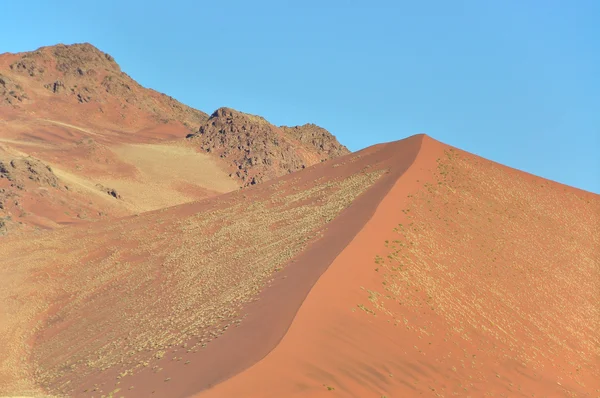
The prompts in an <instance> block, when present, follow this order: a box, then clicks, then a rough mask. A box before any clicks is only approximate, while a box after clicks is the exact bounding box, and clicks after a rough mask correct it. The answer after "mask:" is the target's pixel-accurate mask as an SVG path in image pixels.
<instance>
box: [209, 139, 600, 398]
mask: <svg viewBox="0 0 600 398" xmlns="http://www.w3.org/2000/svg"><path fill="white" fill-rule="evenodd" d="M599 217H600V198H599V197H598V195H594V194H590V193H587V192H583V191H579V190H576V189H572V188H569V187H566V186H563V185H560V184H557V183H554V182H550V181H547V180H544V179H541V178H538V177H535V176H532V175H529V174H526V173H523V172H519V171H517V170H514V169H510V168H507V167H503V166H501V165H498V164H496V163H493V162H490V161H487V160H485V159H482V158H479V157H476V156H473V155H471V154H468V153H465V152H462V151H460V150H457V149H453V148H450V147H448V146H445V145H443V144H440V143H438V142H435V141H434V140H432V139H430V138H425V140H424V143H423V145H422V148H421V150H420V152H419V155H418V156H417V159H416V161H415V163H414V164H413V165H412V166H411V167H410V169H409V170H408V171H407V172H406V173H405V174H404V175H402V176H401V177H400V178H399V179H398V180H397V182H396V183H395V185H394V186H393V188H392V189H391V191H390V192H389V194H388V195H387V196H386V197H385V199H383V201H382V202H381V203H380V205H379V206H378V207H377V211H376V212H375V214H374V215H373V217H372V218H371V219H370V220H369V221H368V222H367V223H366V224H365V225H364V228H362V229H361V231H360V232H359V233H358V234H357V235H356V237H355V238H354V239H353V240H352V242H351V243H350V244H349V245H348V246H347V247H346V248H345V249H344V250H343V251H342V252H341V253H340V254H339V256H337V258H336V259H335V261H333V263H332V264H331V266H330V267H329V268H328V270H327V271H326V272H325V273H324V274H323V276H322V277H321V278H320V279H319V281H318V282H317V283H316V285H315V286H314V288H313V289H312V290H311V292H310V294H309V295H308V297H307V299H306V300H305V301H304V303H303V304H302V306H301V308H300V310H299V311H298V313H297V315H296V317H295V318H294V321H293V323H292V325H291V327H290V329H289V330H288V332H287V333H286V335H285V337H284V338H283V340H282V341H281V343H280V344H279V345H278V346H277V347H276V348H275V349H274V350H273V351H272V352H271V353H270V354H269V355H267V356H266V357H265V358H264V359H262V360H261V361H259V362H258V363H257V364H255V365H254V366H252V367H251V368H249V369H248V370H247V371H245V372H242V373H241V374H239V375H237V376H235V377H233V378H231V379H229V380H228V381H226V382H224V383H222V384H219V385H217V386H216V387H214V388H212V389H210V390H208V391H205V392H204V393H201V394H199V395H198V397H241V396H244V397H295V396H298V397H299V396H310V397H320V396H323V397H335V396H338V397H408V396H420V395H425V396H484V395H492V396H597V395H598V393H599V392H600V390H599V389H600V362H599V348H598V347H600V345H599V336H600V333H598V331H599V330H600V329H599V320H600V318H599V312H600V308H599V305H600V300H599V297H600V296H599V294H600V274H599V272H600V250H598V248H599V247H600V220H599Z"/></svg>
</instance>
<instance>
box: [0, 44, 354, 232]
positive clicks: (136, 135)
mask: <svg viewBox="0 0 600 398" xmlns="http://www.w3.org/2000/svg"><path fill="white" fill-rule="evenodd" d="M217 113H219V112H217ZM207 121H208V115H207V114H205V113H204V112H201V111H198V110H195V109H192V108H190V107H188V106H186V105H183V104H181V103H179V102H177V101H176V100H174V99H173V98H171V97H168V96H166V95H164V94H161V93H158V92H156V91H154V90H151V89H147V88H144V87H142V86H141V85H139V84H138V83H137V82H135V81H134V80H133V79H131V78H130V77H129V76H128V75H127V74H125V73H124V72H122V71H121V68H120V67H119V65H118V64H117V63H116V61H115V60H114V59H113V58H112V57H111V56H110V55H108V54H105V53H103V52H102V51H100V50H98V49H97V48H95V47H94V46H92V45H90V44H74V45H57V46H52V47H42V48H40V49H38V50H36V51H33V52H28V53H20V54H9V53H6V54H1V55H0V162H3V164H5V165H11V164H12V162H13V161H17V162H18V161H19V159H30V160H31V161H32V162H35V163H39V164H40V165H42V164H43V165H44V166H43V167H45V166H48V167H49V168H51V169H52V173H53V174H52V175H53V177H52V178H54V179H56V184H55V186H53V185H50V186H48V185H47V184H46V185H44V184H43V183H41V182H40V181H38V179H37V178H35V177H34V178H31V179H29V178H28V177H27V178H26V180H27V184H23V183H18V184H17V183H15V182H14V181H8V180H7V179H4V181H2V179H0V189H2V190H3V191H0V201H2V202H3V203H7V204H6V206H4V208H0V220H2V221H1V222H2V223H3V225H4V227H3V228H2V229H1V230H0V231H3V232H4V233H19V232H23V231H27V230H31V229H39V228H42V229H44V228H57V227H61V226H64V225H67V224H75V223H85V222H91V221H97V220H101V219H105V218H109V217H121V216H125V215H131V214H137V213H140V212H144V211H149V210H156V209H160V208H164V207H168V206H173V205H177V204H181V203H186V202H191V201H195V200H200V199H203V198H206V197H211V196H215V195H218V194H221V193H224V192H229V191H232V190H235V189H237V188H239V187H240V186H241V185H246V184H247V183H249V182H251V179H250V180H249V179H248V176H249V175H251V176H252V177H253V178H254V177H256V178H257V179H262V178H265V177H266V178H271V177H274V176H278V175H281V174H282V173H283V172H284V170H283V168H282V167H284V168H285V170H286V171H285V172H287V170H296V169H298V168H299V167H300V166H301V165H311V164H313V163H315V162H318V161H319V160H321V159H324V158H330V157H333V156H337V155H340V154H343V153H345V151H341V150H337V151H336V150H334V147H335V148H342V147H341V146H340V145H339V144H337V141H335V138H333V137H332V136H330V135H329V133H327V135H328V137H326V138H324V137H325V135H322V136H321V138H320V139H321V141H323V142H325V141H327V142H332V143H333V142H335V145H334V146H332V147H328V149H324V148H325V146H315V145H313V144H309V145H304V143H302V142H299V141H297V140H296V139H294V138H289V139H288V138H283V139H281V141H282V147H281V148H278V147H276V146H272V145H271V146H269V145H268V142H270V141H269V140H268V139H266V138H265V137H266V136H269V134H267V135H266V136H263V135H262V134H263V131H262V130H261V131H259V130H253V132H252V134H256V137H253V136H249V137H246V138H245V140H246V142H250V144H248V147H247V149H249V150H250V149H251V150H252V155H249V157H244V156H242V155H240V153H239V152H240V150H238V149H237V147H238V146H240V147H241V146H242V143H241V142H240V143H239V144H236V148H229V149H228V150H229V151H230V155H229V156H228V157H224V158H220V157H219V156H218V154H217V152H219V151H218V150H216V149H215V151H214V152H207V151H206V150H204V149H201V148H200V146H198V145H196V143H195V142H194V143H193V142H190V141H188V140H186V139H185V137H186V136H187V135H189V134H191V133H192V132H197V131H198V129H199V128H200V127H201V126H205V125H206V122H207ZM213 121H214V118H213V120H212V121H211V123H212V122H213ZM228 140H230V141H231V143H232V145H233V143H235V140H234V138H233V137H228ZM265 140H266V141H265ZM194 141H195V140H194ZM263 141H264V142H266V144H265V145H264V147H265V148H267V149H268V151H264V150H259V148H263V146H261V145H262V144H261V145H259V143H262V142H263ZM315 142H318V141H315ZM226 148H228V147H223V148H222V149H226ZM344 149H345V148H344ZM236 151H237V152H236ZM244 153H245V152H244ZM219 154H220V153H219ZM260 154H262V155H261V156H262V157H261V159H267V160H268V161H269V162H271V163H270V164H263V163H260V164H259V163H257V162H255V161H254V160H255V159H256V156H257V155H260ZM253 159H254V160H253ZM234 161H237V162H238V163H239V165H241V166H242V167H241V168H237V167H238V166H237V165H236V163H234ZM282 164H283V165H284V166H282ZM254 168H256V169H257V170H256V171H254V170H253V169H254ZM7 170H8V171H11V168H10V167H9V168H8V169H7ZM237 172H240V174H239V176H238V174H237ZM254 181H255V182H256V179H255V180H254Z"/></svg>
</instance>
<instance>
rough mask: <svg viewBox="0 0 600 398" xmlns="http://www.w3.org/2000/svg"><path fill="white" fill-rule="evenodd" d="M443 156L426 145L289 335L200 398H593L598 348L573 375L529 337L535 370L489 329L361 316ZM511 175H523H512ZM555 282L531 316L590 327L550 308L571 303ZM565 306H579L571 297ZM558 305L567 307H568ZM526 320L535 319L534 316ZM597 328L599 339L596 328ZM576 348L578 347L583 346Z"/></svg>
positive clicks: (560, 354) (435, 318) (536, 300)
mask: <svg viewBox="0 0 600 398" xmlns="http://www.w3.org/2000/svg"><path fill="white" fill-rule="evenodd" d="M444 149H447V147H446V146H444V145H442V144H439V143H437V142H435V141H433V140H431V139H429V138H425V142H424V145H423V148H422V149H421V151H420V153H419V156H418V157H417V159H416V161H415V163H414V164H413V165H412V166H411V167H410V169H409V170H408V171H407V172H406V173H405V174H404V175H402V176H401V177H400V179H399V180H398V181H397V182H396V184H395V185H394V186H393V188H392V189H391V191H390V193H389V194H388V195H387V196H386V197H385V198H384V199H383V201H382V202H381V203H380V204H379V206H378V207H377V211H376V212H375V214H374V216H373V217H372V218H371V219H370V220H369V221H368V222H367V223H366V224H365V226H364V227H363V228H362V229H361V231H360V232H359V233H358V235H357V236H356V237H355V238H354V239H353V240H352V242H351V243H350V244H349V245H348V246H347V247H346V248H345V249H344V250H343V251H342V252H341V253H340V255H339V256H337V258H336V259H335V261H334V262H333V263H332V264H331V266H330V267H329V268H328V269H327V271H326V272H325V273H324V274H323V276H322V277H321V278H320V279H319V281H318V282H317V283H316V285H315V286H314V287H313V288H312V290H311V291H310V293H309V295H308V297H307V298H306V300H305V301H304V302H303V304H302V306H301V308H300V310H299V311H298V312H297V314H296V316H295V318H294V321H293V323H292V325H291V327H290V328H289V330H288V331H287V333H286V335H285V337H284V338H283V340H282V341H281V343H280V344H279V345H278V346H277V347H276V348H275V349H274V350H273V351H272V352H271V353H269V355H268V356H266V357H265V358H264V359H262V360H261V361H259V362H258V363H257V364H256V365H254V366H252V367H251V368H250V369H248V370H246V371H245V372H242V373H240V374H239V375H237V376H235V377H233V378H231V379H229V380H227V381H226V382H224V383H221V384H219V385H217V386H216V387H214V388H212V389H210V390H208V391H205V392H204V393H201V394H198V395H196V396H197V397H241V396H243V397H291V396H311V397H313V396H314V397H317V396H324V397H329V396H340V397H342V396H343V397H350V396H352V397H384V396H385V397H403V396H418V395H429V396H448V395H456V396H483V395H486V394H491V395H492V396H525V395H527V396H569V395H571V396H589V395H597V393H598V392H599V391H600V390H599V388H600V372H599V367H598V365H599V361H598V351H597V347H598V346H597V345H596V346H595V352H587V353H585V355H583V356H586V357H587V356H589V357H590V358H591V362H588V363H585V362H582V363H581V364H582V366H581V367H580V368H579V369H575V367H574V366H573V363H569V361H567V360H566V359H565V358H566V357H567V356H570V355H569V354H568V353H567V349H566V348H564V347H561V346H560V345H559V344H555V343H553V342H552V339H553V338H554V337H553V336H552V335H549V334H548V333H547V332H546V333H545V332H544V331H541V330H531V331H530V332H531V333H532V334H533V335H534V338H533V340H534V341H536V343H537V344H538V345H539V346H540V347H543V350H542V351H540V352H538V353H539V354H541V355H542V356H546V357H547V360H545V361H541V362H542V364H541V365H536V363H537V362H536V361H533V360H532V361H525V360H523V359H519V360H518V359H517V358H518V355H517V353H516V352H514V351H513V349H512V347H510V350H508V349H507V348H508V346H507V345H506V344H503V343H502V342H501V341H500V340H498V339H494V338H493V336H491V334H490V333H486V332H485V330H481V329H480V330H468V332H469V333H471V336H472V338H470V339H469V340H466V339H463V338H462V337H461V333H459V332H457V330H458V328H457V327H460V326H465V325H457V324H456V323H455V322H453V320H452V316H451V315H452V314H441V315H440V314H438V313H437V312H434V311H427V310H428V309H426V310H425V311H421V310H419V311H412V310H411V309H410V308H406V307H405V308H404V309H400V308H394V309H393V310H395V311H398V310H399V311H400V313H402V314H403V315H404V316H405V317H406V319H407V324H413V322H414V323H416V324H426V323H427V324H428V327H427V330H424V329H421V330H413V329H410V330H409V328H408V327H405V325H404V323H402V324H400V325H398V326H394V323H392V322H390V317H387V316H386V315H385V314H383V313H381V312H379V311H378V310H377V309H375V310H374V311H375V312H376V313H377V315H376V316H373V315H371V314H369V313H367V312H365V311H362V310H360V309H357V304H358V303H365V304H369V303H368V301H366V300H365V296H366V293H365V290H363V289H362V287H364V288H365V289H366V290H369V289H373V288H374V287H375V286H378V285H379V286H380V285H381V276H380V274H379V273H377V272H373V268H374V267H375V265H374V264H373V259H374V257H375V256H376V255H378V254H380V253H382V252H383V251H384V241H385V240H387V239H390V235H391V234H390V232H391V231H392V230H393V228H394V227H396V226H397V225H398V224H399V223H401V222H403V221H404V220H405V219H406V216H405V213H403V212H402V209H403V208H404V205H405V204H406V203H407V201H408V198H407V195H409V194H411V193H413V192H415V191H416V190H417V189H418V188H419V187H420V186H421V185H422V184H423V182H424V181H430V180H431V179H432V177H431V174H432V172H431V169H432V166H435V164H436V163H435V162H436V159H437V158H440V157H442V156H443V151H444ZM507 170H508V169H507ZM507 172H508V173H511V174H517V173H519V172H517V171H515V170H508V171H507ZM538 180H541V179H538ZM559 187H560V188H563V187H562V186H559V185H558V184H555V187H553V188H554V189H557V188H559ZM569 190H570V191H575V190H571V189H569ZM578 193H579V194H581V195H582V196H583V197H588V198H592V200H594V201H595V203H596V208H598V207H597V204H598V200H599V198H598V197H597V196H594V195H588V194H586V193H582V192H578ZM596 214H598V213H596ZM597 232H598V231H596V233H597ZM596 239H597V235H596ZM442 247H443V246H442ZM548 249H549V248H548ZM313 250H319V249H316V248H315V249H313ZM321 250H322V249H321ZM440 250H441V248H440ZM315 254H316V253H315ZM315 254H313V255H315ZM509 255H510V253H509ZM532 255H538V254H537V253H532ZM597 267H598V263H596V265H595V268H594V267H593V268H592V270H593V272H592V273H591V274H587V275H583V276H584V277H585V276H587V277H588V278H591V281H592V284H593V285H592V286H596V287H598V286H599V279H598V268H597ZM460 272H461V270H460V269H459V268H458V267H457V269H456V271H451V268H450V273H449V274H447V275H446V276H445V277H446V278H448V280H449V282H450V283H452V281H453V280H455V281H457V278H461V277H462V276H461V275H460ZM562 272H563V273H564V278H565V280H568V279H569V278H570V277H574V276H581V275H577V274H579V273H584V272H587V270H579V269H574V268H569V267H565V268H564V269H563V271H562ZM552 282H553V281H552V280H551V279H549V278H548V277H545V276H540V277H539V283H542V284H543V283H547V284H548V287H549V288H550V289H552V290H550V291H546V292H545V293H544V294H540V296H538V297H528V298H527V299H526V300H525V301H530V302H531V304H534V305H537V307H536V308H537V311H539V312H544V313H545V314H546V315H547V316H548V318H549V319H552V320H554V321H557V322H561V321H562V322H564V323H565V324H566V323H567V321H573V322H577V323H578V324H579V325H580V326H582V325H585V324H586V322H587V320H585V319H576V318H573V315H574V314H573V313H571V312H570V311H568V310H565V309H564V308H562V307H553V306H551V305H549V304H547V303H548V301H547V296H548V295H550V296H556V295H563V297H565V298H566V297H568V296H564V294H565V293H564V292H563V291H561V290H560V288H561V286H560V283H556V281H554V284H553V285H551V283H552ZM502 283H504V281H502ZM563 283H564V282H563ZM509 284H512V286H510V285H509V286H508V287H509V288H512V292H513V294H515V295H517V294H518V293H519V289H522V288H523V287H524V286H523V283H521V281H519V280H512V281H509ZM597 292H598V290H596V295H595V297H596V300H597V297H598V296H597ZM578 293H579V294H581V295H583V296H586V297H587V298H590V297H591V298H592V299H593V297H594V292H593V291H587V292H576V291H575V292H571V294H575V295H577V294H578ZM415 295H416V294H415ZM489 295H490V292H489V291H481V290H480V291H477V292H475V297H479V299H480V300H481V302H482V303H488V302H493V298H490V297H489ZM590 295H591V296H590ZM490 300H492V301H490ZM571 302H573V303H575V302H576V300H573V301H571ZM563 303H564V304H565V305H567V306H568V305H569V301H565V302H563ZM523 304H524V305H526V304H529V303H523ZM396 305H397V304H396ZM497 305H498V306H500V307H501V306H502V303H501V302H498V304H497ZM587 305H588V306H589V305H590V303H589V302H588V303H587ZM591 305H592V308H596V314H597V311H598V306H597V305H598V302H597V301H596V302H595V303H594V302H592V303H591ZM367 307H368V305H367ZM491 310H492V309H491V308H488V307H480V308H479V311H480V312H479V316H480V318H481V319H480V320H479V322H485V318H486V316H487V315H489V313H490V312H491ZM533 311H535V310H533ZM515 316H516V314H515ZM530 316H533V317H536V314H530ZM510 322H511V320H510V319H509V320H508V323H510ZM524 323H525V321H522V322H519V321H517V320H516V319H515V322H514V324H515V325H516V326H521V325H523V324H524ZM595 325H596V326H597V322H596V323H595ZM491 328H493V326H492V327H491ZM467 329H469V328H468V327H467ZM592 330H594V329H592ZM595 330H596V332H597V330H598V329H595ZM565 331H566V330H565V327H564V324H563V325H556V329H555V332H556V333H565ZM521 332H523V331H517V330H516V331H515V333H514V334H512V333H509V335H512V338H514V339H516V344H514V346H516V347H518V348H519V349H521V350H523V351H530V348H531V347H527V346H525V345H524V344H525V342H526V339H524V338H522V336H521V335H520V333H521ZM574 332H575V331H571V333H574ZM569 337H570V336H568V335H561V336H560V337H559V339H560V340H561V341H562V340H563V339H568V338H569ZM585 338H586V339H591V340H592V341H593V340H596V341H597V336H592V335H589V334H587V335H586V336H585ZM257 339H258V337H257ZM544 344H547V345H544ZM573 344H575V345H576V344H577V343H573ZM490 345H491V347H490ZM511 346H512V344H511ZM577 348H578V349H582V347H581V346H580V347H577Z"/></svg>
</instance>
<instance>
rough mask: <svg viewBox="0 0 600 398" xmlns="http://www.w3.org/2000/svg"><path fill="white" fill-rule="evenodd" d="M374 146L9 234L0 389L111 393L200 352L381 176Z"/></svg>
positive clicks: (3, 262) (4, 255)
mask: <svg viewBox="0 0 600 398" xmlns="http://www.w3.org/2000/svg"><path fill="white" fill-rule="evenodd" d="M380 149H381V148H380ZM377 152H378V149H371V150H368V151H366V152H364V153H362V154H358V155H354V156H353V155H349V156H347V157H345V158H342V160H340V162H338V163H336V164H322V165H318V166H316V167H314V168H310V169H307V170H305V171H304V172H303V173H301V174H299V175H297V176H296V175H290V176H288V177H286V178H284V179H281V180H277V181H275V182H273V183H266V184H263V185H261V186H258V187H256V188H253V189H249V190H243V191H237V192H234V193H230V194H227V195H222V196H220V197H218V198H214V199H208V200H205V201H202V202H198V203H193V204H186V205H182V206H179V207H174V208H169V209H163V210H159V211H154V212H150V213H145V214H142V215H140V216H138V217H130V218H126V219H122V220H117V221H106V222H98V223H94V224H88V225H82V226H78V227H72V228H65V229H61V230H57V231H53V232H46V233H32V234H30V235H27V236H24V237H15V238H11V237H8V238H6V239H5V240H4V241H3V242H2V244H1V245H0V271H1V272H2V275H3V276H4V280H3V283H2V285H1V286H0V300H1V301H2V303H3V306H4V310H5V311H3V312H2V314H1V317H0V334H2V335H3V336H8V338H6V339H4V340H3V341H2V342H0V356H1V357H2V358H4V359H3V360H2V362H1V363H0V386H2V388H1V389H0V392H1V393H13V392H19V391H35V389H36V388H40V387H42V388H43V390H45V391H47V392H50V393H53V394H58V393H66V394H68V395H72V394H85V396H88V395H90V394H91V395H95V394H98V392H99V391H100V390H101V391H102V392H103V393H109V392H110V391H113V390H114V388H117V387H116V386H115V383H116V382H119V380H122V381H123V383H127V378H128V377H131V375H133V374H136V372H139V371H140V370H142V369H152V370H154V371H158V366H157V365H156V364H157V363H158V362H159V361H161V360H162V359H163V358H164V360H169V361H170V360H173V355H174V356H175V357H177V358H178V359H182V358H185V357H186V355H187V354H189V355H193V354H195V353H196V352H197V351H198V350H200V349H201V348H202V347H203V346H205V345H206V344H209V343H210V341H211V340H213V339H215V338H216V337H218V336H220V335H221V334H223V333H224V332H225V331H226V330H227V329H228V328H231V327H234V326H236V325H238V324H239V323H240V322H241V323H243V319H242V318H243V316H244V314H243V313H241V312H240V308H242V306H243V305H244V304H245V303H248V302H250V301H251V300H252V299H253V298H254V297H256V296H257V294H258V293H259V292H260V291H261V289H262V288H263V287H264V286H265V283H267V282H268V280H269V278H270V276H271V275H272V274H273V273H274V272H275V273H277V272H278V271H279V270H281V269H282V268H283V267H284V266H285V265H286V263H288V262H289V260H290V259H292V258H293V257H294V256H296V255H297V254H298V253H300V252H301V251H302V250H303V249H304V248H305V247H306V246H307V245H308V244H310V243H311V242H313V241H315V240H316V239H319V237H321V236H322V235H323V234H324V233H326V225H327V224H328V223H330V222H331V221H332V220H333V219H335V218H336V217H337V215H338V214H339V213H340V212H341V211H342V210H343V209H345V208H347V207H348V206H349V205H350V204H351V203H352V202H353V201H354V200H355V198H356V197H357V196H358V195H360V194H361V193H363V192H364V191H366V190H368V189H369V187H370V186H371V185H372V184H373V183H375V182H376V181H378V180H379V179H380V178H381V177H382V175H384V173H385V172H386V170H387V169H388V167H389V160H390V159H387V161H388V163H385V162H379V163H378V159H377V156H376V155H377ZM177 349H179V351H178V352H177V354H174V353H173V352H174V350H177ZM22 358H30V359H29V360H28V361H27V362H25V363H23V362H22ZM175 360H177V359H175ZM182 361H183V359H182ZM183 362H184V361H183ZM183 365H184V363H182V366H183ZM107 375H109V376H107ZM155 377H156V380H158V381H160V382H161V383H162V382H163V380H162V378H161V377H162V374H160V373H159V374H156V375H155ZM107 378H109V379H110V381H107ZM159 378H160V379H159ZM95 385H98V386H100V387H99V388H98V389H97V390H95ZM84 390H85V392H84ZM86 393H87V394H86Z"/></svg>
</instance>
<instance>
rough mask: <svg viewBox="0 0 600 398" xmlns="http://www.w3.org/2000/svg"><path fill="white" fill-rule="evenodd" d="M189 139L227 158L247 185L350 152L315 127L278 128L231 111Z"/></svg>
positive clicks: (233, 172) (221, 111)
mask: <svg viewBox="0 0 600 398" xmlns="http://www.w3.org/2000/svg"><path fill="white" fill-rule="evenodd" d="M188 139H189V140H191V141H192V142H194V143H195V144H197V145H198V146H199V147H200V148H201V149H202V150H204V151H206V152H208V153H212V154H215V155H218V156H219V157H220V158H222V159H225V160H226V161H227V162H228V164H229V167H230V169H231V175H232V176H235V177H237V178H239V179H240V180H241V181H242V183H243V185H245V186H247V185H254V184H257V183H259V182H262V181H264V180H268V179H271V178H274V177H278V176H281V175H284V174H287V173H291V172H294V171H297V170H301V169H303V168H306V167H308V166H312V165H314V164H316V163H319V162H322V161H324V160H327V159H333V158H335V157H338V156H342V155H346V154H348V153H350V151H349V150H348V149H347V148H346V147H345V146H343V145H341V144H340V143H339V142H338V141H337V139H336V138H335V137H334V136H333V135H332V134H331V133H329V132H328V131H327V130H325V129H323V128H321V127H318V126H315V125H314V124H306V125H304V126H296V127H285V126H283V127H276V126H274V125H272V124H271V123H269V122H268V121H266V120H265V119H264V118H262V117H260V116H255V115H250V114H247V113H242V112H239V111H236V110H234V109H230V108H220V109H218V110H217V111H215V112H214V113H213V114H212V115H211V116H210V118H209V119H208V120H207V121H206V122H204V123H203V124H202V125H201V126H200V129H199V130H198V132H197V133H195V134H189V135H188Z"/></svg>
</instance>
